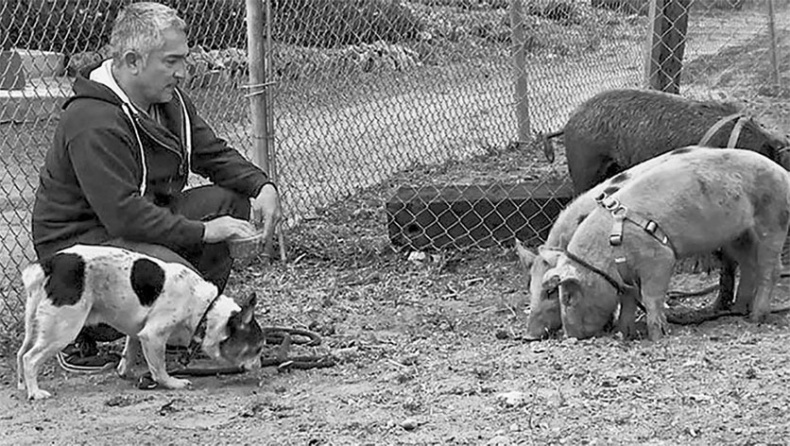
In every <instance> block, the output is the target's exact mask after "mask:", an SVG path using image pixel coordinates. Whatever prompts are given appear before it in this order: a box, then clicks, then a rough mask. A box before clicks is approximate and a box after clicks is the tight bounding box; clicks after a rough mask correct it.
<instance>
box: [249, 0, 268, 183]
mask: <svg viewBox="0 0 790 446" xmlns="http://www.w3.org/2000/svg"><path fill="white" fill-rule="evenodd" d="M262 3H263V0H247V65H248V67H249V71H250V76H249V85H247V88H248V91H247V97H249V99H250V119H251V121H252V141H253V150H252V161H253V162H254V163H255V164H256V165H257V166H258V167H260V168H261V169H263V171H264V172H266V173H267V174H269V148H268V147H267V140H266V98H265V97H264V92H265V91H266V87H265V82H266V81H265V67H264V61H263V57H264V47H263V46H264V40H263V20H264V17H263V5H262Z"/></svg>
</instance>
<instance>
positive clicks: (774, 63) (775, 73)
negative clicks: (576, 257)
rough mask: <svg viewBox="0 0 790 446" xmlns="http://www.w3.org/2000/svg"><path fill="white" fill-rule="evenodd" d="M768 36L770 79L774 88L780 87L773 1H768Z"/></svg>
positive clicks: (780, 77)
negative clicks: (769, 40)
mask: <svg viewBox="0 0 790 446" xmlns="http://www.w3.org/2000/svg"><path fill="white" fill-rule="evenodd" d="M768 35H769V37H770V39H771V42H770V45H771V51H770V52H771V67H772V70H771V79H772V80H773V81H774V86H775V87H781V86H782V85H781V82H782V76H780V75H779V59H778V57H777V54H776V19H775V14H774V1H773V0H768Z"/></svg>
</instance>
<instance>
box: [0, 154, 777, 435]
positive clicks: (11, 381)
mask: <svg viewBox="0 0 790 446" xmlns="http://www.w3.org/2000/svg"><path fill="white" fill-rule="evenodd" d="M519 156H520V155H519V153H518V152H503V153H501V154H499V155H498V156H496V157H493V158H488V161H486V163H488V164H487V165H486V166H484V168H482V169H480V170H490V168H491V166H492V164H490V160H491V159H496V160H497V161H496V163H497V165H503V166H504V165H508V164H509V165H510V168H511V169H516V168H517V166H516V165H514V164H512V163H510V162H509V161H508V159H509V158H511V157H519ZM458 168H459V169H461V168H462V169H463V171H464V172H467V173H469V172H471V174H470V175H472V176H474V172H475V171H476V170H477V169H476V168H475V162H474V161H472V162H469V163H466V164H464V165H463V166H458ZM442 169H444V170H441V171H440V170H439V168H423V169H416V170H415V171H412V172H410V173H405V174H404V175H408V176H410V178H412V179H414V178H419V177H421V176H423V175H426V176H431V177H441V176H443V175H450V176H454V174H453V173H452V172H448V171H447V169H450V170H452V169H453V167H449V168H448V167H447V166H445V167H443V168H442ZM505 174H507V172H505ZM404 181H407V179H405V178H396V179H395V180H393V182H392V183H390V184H391V185H383V186H380V187H378V188H374V189H371V190H368V191H365V192H364V193H361V194H358V195H356V196H354V197H353V198H348V199H346V200H344V201H342V202H340V203H337V204H336V205H333V206H331V207H327V208H322V209H316V210H315V213H314V215H313V216H312V217H311V218H310V219H308V220H307V221H306V222H305V223H304V224H303V225H301V226H300V227H298V228H297V229H295V230H293V231H289V233H288V246H289V257H290V260H289V262H288V263H286V264H282V263H276V264H273V265H266V264H264V263H262V262H260V261H256V262H254V263H252V264H249V265H246V266H240V267H239V268H237V271H236V272H235V273H234V275H233V278H232V283H231V285H230V288H229V293H230V294H231V295H234V296H240V297H243V296H246V295H247V293H249V292H252V291H255V292H257V293H258V298H259V301H258V302H259V303H258V306H259V311H258V320H259V321H260V322H261V323H262V324H265V325H286V326H294V327H299V326H302V327H309V328H310V329H312V330H314V331H317V332H319V333H321V334H322V335H323V341H324V342H323V345H321V346H319V347H312V348H309V349H308V348H304V347H298V348H295V350H294V352H293V353H294V354H299V353H312V354H321V355H323V354H331V355H332V356H334V357H335V358H337V361H338V363H337V365H335V366H334V367H330V368H323V369H313V370H293V371H286V372H280V373H278V372H277V370H276V369H275V368H271V367H270V368H264V369H261V370H259V371H256V372H250V373H246V374H243V375H233V376H221V377H202V378H194V379H193V383H194V388H193V389H192V390H189V391H166V390H138V389H137V388H136V387H135V383H134V382H132V381H124V380H121V379H120V378H118V377H117V376H115V374H114V373H106V374H102V375H93V376H83V375H70V374H66V373H65V372H63V371H61V370H60V369H59V368H58V367H57V365H56V364H55V362H54V361H50V362H49V363H48V365H47V367H46V370H45V372H44V373H43V374H42V376H41V384H42V387H43V388H45V389H48V390H52V391H54V397H53V398H52V399H50V400H47V401H42V402H28V401H26V400H25V398H24V396H23V395H22V393H21V392H19V391H17V390H16V388H15V370H14V369H15V368H14V367H13V364H12V360H13V357H14V353H15V352H14V351H13V350H12V349H11V348H6V349H3V350H2V351H3V352H4V353H3V356H4V357H3V358H2V359H0V364H1V365H0V383H2V384H1V385H0V432H3V433H4V435H2V436H0V443H1V444H9V445H22V444H30V445H41V444H56V445H79V444H110V443H112V444H130V445H132V444H134V445H147V444H151V445H154V444H156V445H163V444H166V445H191V444H234V445H236V444H255V445H259V444H265V445H400V444H404V445H408V444H413V445H425V444H442V445H444V444H448V445H515V444H525V445H526V444H569V445H592V444H623V445H625V444H629V445H631V444H643V445H669V444H672V445H675V444H691V445H712V444H738V445H757V444H784V443H786V441H787V438H790V417H788V413H787V411H788V407H790V389H789V388H788V380H790V367H788V365H789V364H788V363H789V362H790V358H788V355H787V348H786V346H787V345H788V343H790V324H789V323H788V319H787V317H786V316H783V315H773V316H771V317H770V319H769V320H768V321H767V322H766V323H764V324H753V323H750V322H748V321H745V320H744V319H743V318H740V317H728V318H722V319H719V320H717V321H713V322H707V323H704V324H702V325H699V326H689V327H681V326H673V327H672V332H671V334H670V336H668V337H666V338H665V339H663V340H661V341H659V342H650V341H647V340H642V339H639V340H632V341H623V340H621V339H619V338H618V337H617V336H616V335H614V334H606V335H604V336H601V337H599V338H595V339H591V340H584V341H577V340H573V339H561V338H559V337H558V338H556V339H551V340H546V341H542V342H534V343H528V342H525V341H523V340H522V339H521V335H522V334H523V331H524V329H525V318H526V310H527V305H526V304H527V298H528V296H527V293H526V286H525V279H526V275H525V274H524V273H523V272H522V271H521V270H520V269H519V266H518V262H517V257H516V255H515V253H514V252H513V250H512V249H510V248H492V249H490V250H485V251H466V252H464V251H455V252H448V253H444V254H442V255H432V254H430V253H428V256H427V258H426V260H423V261H414V260H409V259H408V256H407V254H406V253H403V252H398V251H396V250H394V249H393V247H392V245H391V244H390V243H389V240H388V239H387V236H386V231H384V230H383V229H384V228H385V227H386V221H387V220H386V214H385V212H384V209H383V206H382V204H383V203H384V202H385V201H386V200H387V199H388V197H389V196H391V194H392V193H393V192H394V190H395V189H394V188H395V186H394V185H397V184H402V183H403V182H404ZM715 279H716V278H715V276H710V277H709V276H707V275H705V274H696V275H692V274H687V275H681V276H678V277H677V279H676V283H674V284H673V288H675V289H699V288H701V287H702V286H703V285H705V284H708V283H711V282H713V281H715ZM788 285H789V284H788V283H787V282H783V283H781V284H780V287H779V289H778V291H777V293H776V294H777V295H776V298H775V302H774V304H775V305H779V304H781V303H783V302H785V301H786V300H787V298H788V297H790V288H789V287H788ZM703 302H704V298H698V299H697V300H696V301H690V302H689V301H686V302H683V304H684V305H691V306H694V305H699V304H701V303H703ZM7 347H10V346H7ZM272 354H273V353H272Z"/></svg>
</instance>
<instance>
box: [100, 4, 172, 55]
mask: <svg viewBox="0 0 790 446" xmlns="http://www.w3.org/2000/svg"><path fill="white" fill-rule="evenodd" d="M171 28H172V29H176V30H178V31H182V32H186V29H187V24H186V22H184V20H183V19H182V18H181V17H179V16H178V13H177V12H176V11H175V10H174V9H173V8H171V7H169V6H166V5H163V4H161V3H153V2H140V3H132V4H130V5H128V6H127V7H126V8H124V9H123V10H121V12H120V13H118V17H116V18H115V22H114V23H113V27H112V35H111V36H110V47H111V48H112V57H113V59H115V60H116V61H119V60H120V59H121V58H122V57H123V55H124V54H125V53H126V52H128V51H134V52H136V53H138V54H140V55H141V56H142V58H143V63H145V62H147V60H148V56H149V55H150V54H151V52H152V51H155V50H157V49H159V48H161V47H163V46H164V44H165V39H164V36H163V35H162V33H163V32H164V31H166V30H168V29H171Z"/></svg>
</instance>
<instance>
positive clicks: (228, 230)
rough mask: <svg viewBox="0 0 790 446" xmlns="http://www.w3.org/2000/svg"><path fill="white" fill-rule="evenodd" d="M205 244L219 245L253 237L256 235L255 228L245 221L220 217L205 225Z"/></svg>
mask: <svg viewBox="0 0 790 446" xmlns="http://www.w3.org/2000/svg"><path fill="white" fill-rule="evenodd" d="M203 225H204V226H205V229H204V231H203V242H205V243H219V242H222V241H225V240H228V239H231V238H244V237H252V236H253V235H255V233H256V232H255V226H253V225H252V224H251V223H250V222H248V221H245V220H239V219H238V218H233V217H230V216H227V215H226V216H223V217H218V218H215V219H213V220H209V221H207V222H205V223H203Z"/></svg>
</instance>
